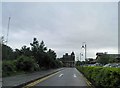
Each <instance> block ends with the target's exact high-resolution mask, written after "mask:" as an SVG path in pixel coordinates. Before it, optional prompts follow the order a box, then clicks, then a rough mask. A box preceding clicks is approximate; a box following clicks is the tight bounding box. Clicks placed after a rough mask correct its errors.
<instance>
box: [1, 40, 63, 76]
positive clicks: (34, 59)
mask: <svg viewBox="0 0 120 88" xmlns="http://www.w3.org/2000/svg"><path fill="white" fill-rule="evenodd" d="M56 57H57V55H56V53H55V51H53V50H52V49H48V48H47V47H46V46H45V44H44V41H41V42H39V41H38V40H37V38H33V42H32V43H30V47H27V46H23V47H21V49H15V50H13V49H12V48H11V47H9V46H7V45H5V44H2V60H3V64H2V65H3V66H2V70H3V76H8V75H11V74H13V73H16V72H31V71H39V70H41V69H51V68H58V67H61V66H62V62H61V61H59V60H58V59H57V58H56Z"/></svg>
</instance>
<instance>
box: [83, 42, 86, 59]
mask: <svg viewBox="0 0 120 88" xmlns="http://www.w3.org/2000/svg"><path fill="white" fill-rule="evenodd" d="M82 48H83V49H85V60H87V55H86V54H87V50H86V49H87V45H86V42H83V43H82Z"/></svg>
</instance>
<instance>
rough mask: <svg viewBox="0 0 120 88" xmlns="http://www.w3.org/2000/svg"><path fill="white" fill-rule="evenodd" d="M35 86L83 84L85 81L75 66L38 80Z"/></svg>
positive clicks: (85, 84) (85, 83) (84, 84)
mask: <svg viewBox="0 0 120 88" xmlns="http://www.w3.org/2000/svg"><path fill="white" fill-rule="evenodd" d="M35 86H84V87H87V86H88V85H87V82H86V80H85V78H84V77H83V75H82V74H81V73H80V72H79V71H78V70H77V69H76V68H65V69H64V70H62V71H60V72H58V73H56V74H54V75H53V76H51V77H48V78H46V79H45V80H42V81H40V82H39V83H37V84H36V85H35Z"/></svg>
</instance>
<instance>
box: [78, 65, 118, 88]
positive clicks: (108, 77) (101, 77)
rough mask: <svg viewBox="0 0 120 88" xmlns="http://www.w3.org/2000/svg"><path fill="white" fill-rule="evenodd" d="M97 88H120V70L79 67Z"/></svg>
mask: <svg viewBox="0 0 120 88" xmlns="http://www.w3.org/2000/svg"><path fill="white" fill-rule="evenodd" d="M77 69H78V70H79V71H80V72H82V73H83V74H84V75H85V76H86V78H88V80H90V81H91V82H92V83H93V85H94V86H96V87H97V88H120V68H107V67H87V66H86V67H81V66H79V67H77Z"/></svg>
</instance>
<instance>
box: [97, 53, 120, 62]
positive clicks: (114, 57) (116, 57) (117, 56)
mask: <svg viewBox="0 0 120 88" xmlns="http://www.w3.org/2000/svg"><path fill="white" fill-rule="evenodd" d="M103 55H104V56H108V57H109V58H110V59H112V60H113V61H115V62H120V54H107V52H105V53H102V52H100V53H96V56H97V57H96V60H98V59H100V58H101V57H102V56H103ZM109 61H110V60H109Z"/></svg>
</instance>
